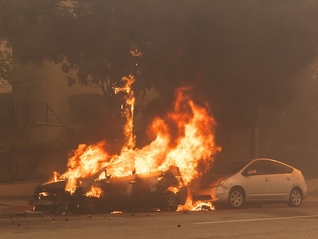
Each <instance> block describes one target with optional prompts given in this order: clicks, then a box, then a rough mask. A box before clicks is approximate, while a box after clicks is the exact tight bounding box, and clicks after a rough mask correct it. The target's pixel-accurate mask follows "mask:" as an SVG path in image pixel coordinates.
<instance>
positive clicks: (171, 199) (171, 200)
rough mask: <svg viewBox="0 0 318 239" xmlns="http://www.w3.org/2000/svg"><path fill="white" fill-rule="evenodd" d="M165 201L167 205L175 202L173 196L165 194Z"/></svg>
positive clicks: (169, 205)
mask: <svg viewBox="0 0 318 239" xmlns="http://www.w3.org/2000/svg"><path fill="white" fill-rule="evenodd" d="M166 202H167V206H168V207H172V206H173V205H174V203H175V200H174V197H173V196H171V195H169V196H167V198H166Z"/></svg>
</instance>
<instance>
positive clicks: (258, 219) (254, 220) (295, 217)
mask: <svg viewBox="0 0 318 239" xmlns="http://www.w3.org/2000/svg"><path fill="white" fill-rule="evenodd" d="M312 217H318V214H316V215H307V216H293V217H266V218H254V219H253V218H251V219H239V220H228V221H215V222H195V223H194V224H200V225H202V224H219V223H234V222H257V221H268V220H284V219H285V220H286V219H298V218H312Z"/></svg>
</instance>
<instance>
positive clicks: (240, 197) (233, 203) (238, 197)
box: [229, 188, 245, 208]
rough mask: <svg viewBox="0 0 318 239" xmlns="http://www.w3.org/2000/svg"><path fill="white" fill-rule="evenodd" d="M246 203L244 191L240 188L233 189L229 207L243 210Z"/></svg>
mask: <svg viewBox="0 0 318 239" xmlns="http://www.w3.org/2000/svg"><path fill="white" fill-rule="evenodd" d="M244 203H245V195H244V191H243V190H242V189H240V188H233V189H231V191H230V194H229V205H230V207H231V208H242V207H243V206H244Z"/></svg>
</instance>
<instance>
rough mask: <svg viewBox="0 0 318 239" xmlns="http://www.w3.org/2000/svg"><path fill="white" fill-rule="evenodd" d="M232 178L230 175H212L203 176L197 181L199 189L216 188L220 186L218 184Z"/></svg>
mask: <svg viewBox="0 0 318 239" xmlns="http://www.w3.org/2000/svg"><path fill="white" fill-rule="evenodd" d="M230 176H232V174H218V175H216V174H212V175H204V176H203V177H202V178H201V179H200V181H199V187H200V188H207V187H216V186H218V185H220V183H221V182H222V181H223V180H225V179H227V178H229V177H230Z"/></svg>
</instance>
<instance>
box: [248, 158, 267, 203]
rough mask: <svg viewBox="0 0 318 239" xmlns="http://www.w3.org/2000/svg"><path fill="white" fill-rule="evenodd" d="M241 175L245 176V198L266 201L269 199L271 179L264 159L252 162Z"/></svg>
mask: <svg viewBox="0 0 318 239" xmlns="http://www.w3.org/2000/svg"><path fill="white" fill-rule="evenodd" d="M242 175H243V176H244V178H245V188H244V189H245V193H246V200H248V201H268V200H270V199H271V181H270V179H269V177H268V174H267V170H266V165H265V162H264V160H258V161H254V162H252V163H251V164H250V165H249V166H247V167H246V169H245V170H244V171H243V172H242Z"/></svg>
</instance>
